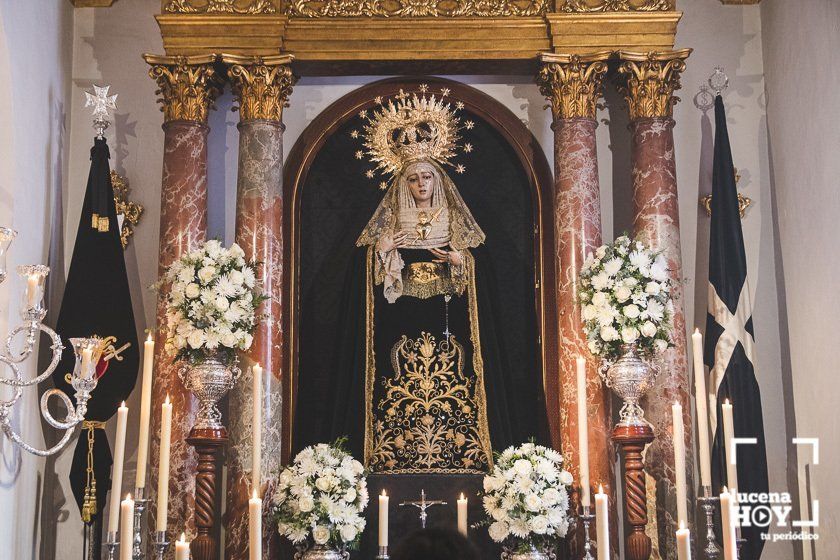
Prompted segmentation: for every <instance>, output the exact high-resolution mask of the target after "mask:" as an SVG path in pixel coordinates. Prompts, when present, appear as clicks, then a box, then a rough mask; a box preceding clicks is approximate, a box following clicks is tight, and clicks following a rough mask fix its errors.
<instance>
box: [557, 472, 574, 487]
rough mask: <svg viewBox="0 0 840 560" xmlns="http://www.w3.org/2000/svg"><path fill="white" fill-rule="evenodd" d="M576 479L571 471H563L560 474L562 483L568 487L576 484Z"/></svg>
mask: <svg viewBox="0 0 840 560" xmlns="http://www.w3.org/2000/svg"><path fill="white" fill-rule="evenodd" d="M574 480H575V479H574V478H573V477H572V473H570V472H569V471H563V472H561V473H560V482H562V483H563V484H565V485H566V486H568V485H569V484H571V483H572V482H574Z"/></svg>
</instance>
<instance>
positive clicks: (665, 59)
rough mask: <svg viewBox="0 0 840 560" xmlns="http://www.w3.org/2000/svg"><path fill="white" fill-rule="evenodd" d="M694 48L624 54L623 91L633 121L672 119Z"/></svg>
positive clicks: (622, 60) (620, 83)
mask: <svg viewBox="0 0 840 560" xmlns="http://www.w3.org/2000/svg"><path fill="white" fill-rule="evenodd" d="M690 54H691V49H682V50H679V51H664V52H649V53H638V52H629V51H620V52H619V53H618V56H619V59H620V60H621V64H620V65H619V67H618V72H619V75H620V79H619V80H618V88H619V91H621V93H622V94H623V95H624V99H625V101H627V106H628V108H629V110H630V120H631V121H633V120H636V119H642V118H647V117H666V118H670V117H672V116H673V114H674V105H676V103H677V101H679V98H678V97H675V96H674V91H676V90H678V89H680V74H681V73H682V71H683V70H685V59H686V58H688V56H689V55H690Z"/></svg>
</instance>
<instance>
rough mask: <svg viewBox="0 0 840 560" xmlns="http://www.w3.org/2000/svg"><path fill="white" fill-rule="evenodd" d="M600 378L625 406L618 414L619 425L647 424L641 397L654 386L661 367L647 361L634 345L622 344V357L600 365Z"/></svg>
mask: <svg viewBox="0 0 840 560" xmlns="http://www.w3.org/2000/svg"><path fill="white" fill-rule="evenodd" d="M600 373H601V377H602V378H603V380H604V383H606V385H607V387H609V388H611V389H612V390H613V391H614V392H615V394H616V395H618V396H619V397H620V398H621V400H622V401H624V405H623V406H622V407H621V410H620V411H619V413H618V416H619V422H618V425H619V426H647V425H648V423H647V421H646V420H645V418H644V411H643V410H642V407H641V406H639V400H640V399H641V398H642V397H643V396H644V394H645V393H646V392H647V391H648V389H650V388H651V387H652V386H653V382H654V381H655V380H656V376H657V374H658V373H659V368H658V366H656V365H654V364H652V363H650V362H648V361H646V360H645V359H644V358H642V356H641V355H640V354H639V351H638V348H637V347H636V345H635V344H622V345H621V356H620V357H619V358H618V359H617V360H615V361H607V360H605V361H604V363H603V364H602V365H601V369H600Z"/></svg>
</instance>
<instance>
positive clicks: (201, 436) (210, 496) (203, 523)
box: [187, 428, 228, 560]
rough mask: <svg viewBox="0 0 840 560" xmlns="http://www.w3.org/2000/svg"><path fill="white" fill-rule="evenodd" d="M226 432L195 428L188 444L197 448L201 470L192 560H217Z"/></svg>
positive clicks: (196, 475) (197, 485)
mask: <svg viewBox="0 0 840 560" xmlns="http://www.w3.org/2000/svg"><path fill="white" fill-rule="evenodd" d="M227 442H228V438H227V430H225V429H224V428H220V429H208V428H203V429H197V428H193V429H192V431H191V432H190V436H189V437H188V438H187V443H189V444H190V445H191V446H193V447H195V452H196V453H197V454H198V469H197V470H196V473H195V512H194V514H193V515H194V517H195V529H196V537H195V539H193V541H192V543H191V544H190V553H191V555H192V559H193V560H215V559H216V558H217V556H218V550H217V548H218V543H216V539H215V538H214V537H213V526H214V525H215V524H216V511H215V504H216V459H217V456H218V454H219V452H220V451H221V450H222V448H223V447H224V446H225V445H227Z"/></svg>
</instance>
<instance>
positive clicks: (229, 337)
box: [219, 331, 236, 348]
mask: <svg viewBox="0 0 840 560" xmlns="http://www.w3.org/2000/svg"><path fill="white" fill-rule="evenodd" d="M219 342H221V343H222V346H226V347H228V348H233V347H234V346H236V335H235V334H233V333H232V332H230V331H228V332H226V333H225V334H223V335H222V337H221V338H220V339H219Z"/></svg>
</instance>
